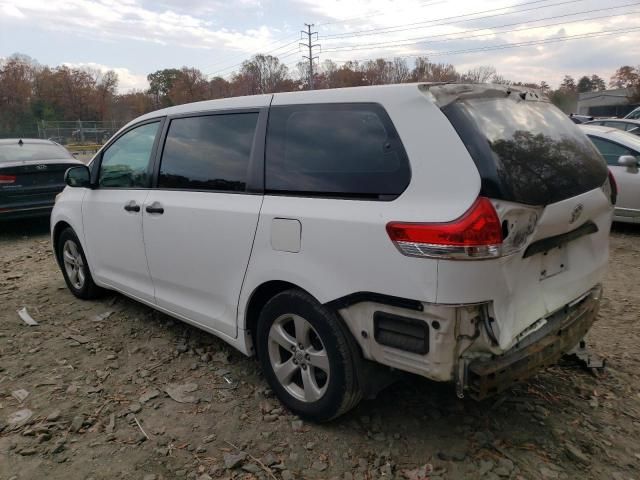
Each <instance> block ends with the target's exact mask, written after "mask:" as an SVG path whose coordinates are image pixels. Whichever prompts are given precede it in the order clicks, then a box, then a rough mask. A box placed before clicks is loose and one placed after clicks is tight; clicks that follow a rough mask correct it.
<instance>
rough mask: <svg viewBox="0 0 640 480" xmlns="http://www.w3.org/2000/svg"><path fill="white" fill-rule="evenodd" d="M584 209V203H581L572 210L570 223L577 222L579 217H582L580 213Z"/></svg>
mask: <svg viewBox="0 0 640 480" xmlns="http://www.w3.org/2000/svg"><path fill="white" fill-rule="evenodd" d="M583 210H584V205H582V204H581V203H579V204H578V205H576V206H575V207H574V208H573V210H572V211H571V218H570V219H569V223H576V220H578V218H580V215H582V211H583Z"/></svg>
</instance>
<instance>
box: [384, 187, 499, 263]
mask: <svg viewBox="0 0 640 480" xmlns="http://www.w3.org/2000/svg"><path fill="white" fill-rule="evenodd" d="M387 233H388V234H389V237H390V238H391V240H392V241H393V243H394V244H395V245H396V247H397V248H398V250H400V252H401V253H403V254H404V255H408V256H413V257H435V258H450V259H482V258H494V257H498V256H500V255H501V245H502V241H503V236H502V235H503V232H502V226H501V224H500V218H499V217H498V214H497V213H496V210H495V208H494V207H493V204H492V203H491V201H490V200H489V199H488V198H485V197H478V199H477V200H476V201H475V203H474V204H473V205H472V206H471V208H470V209H469V210H468V211H467V212H466V213H465V214H464V215H462V216H461V217H460V218H458V219H457V220H454V221H453V222H447V223H402V222H390V223H389V224H387Z"/></svg>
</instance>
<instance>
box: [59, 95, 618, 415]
mask: <svg viewBox="0 0 640 480" xmlns="http://www.w3.org/2000/svg"><path fill="white" fill-rule="evenodd" d="M66 181H67V184H68V188H66V189H65V190H64V192H63V193H62V194H61V195H60V196H59V198H58V199H57V203H56V205H55V208H54V211H53V214H52V217H51V227H52V229H51V231H52V240H53V247H54V250H55V253H56V257H57V260H58V262H59V265H60V267H61V270H62V273H63V275H64V278H65V280H66V283H67V285H68V287H69V289H70V290H71V291H72V292H73V294H74V295H76V296H77V297H80V298H83V299H90V298H93V297H95V296H96V295H98V294H99V292H100V290H101V289H109V290H116V291H119V292H121V293H123V294H125V295H127V296H129V297H131V298H134V299H136V300H139V301H140V302H143V303H145V304H147V305H149V306H151V307H153V308H156V309H158V310H160V311H162V312H165V313H166V314H168V315H171V316H173V317H176V318H179V319H181V320H183V321H185V322H188V323H190V324H193V325H195V326H197V327H199V328H202V329H204V330H206V331H208V332H211V333H212V334H214V335H217V336H218V337H220V338H222V339H223V340H225V341H226V342H228V343H229V344H231V345H233V346H234V347H236V348H237V349H238V350H240V351H242V352H243V353H245V354H247V355H253V354H257V356H258V359H259V361H260V364H261V366H262V368H263V370H264V374H265V377H266V379H267V381H268V382H269V384H270V386H271V387H272V389H273V391H274V392H275V394H276V395H277V396H278V398H279V399H280V400H281V401H282V403H283V404H284V405H286V406H287V407H288V408H289V409H290V410H291V411H293V412H295V413H297V414H299V415H301V416H303V417H305V418H310V419H314V420H317V421H326V420H330V419H332V418H335V417H337V416H338V415H341V414H343V413H345V412H346V411H347V410H349V409H350V408H352V407H353V406H355V405H356V404H357V403H358V401H359V400H360V399H361V398H363V397H368V396H371V395H373V394H374V393H375V392H376V390H378V389H379V388H381V387H382V386H383V385H384V384H386V383H388V381H389V380H390V379H393V375H389V373H390V372H391V373H393V372H394V371H397V370H402V371H407V372H412V373H414V374H417V375H421V376H423V377H427V378H429V379H432V380H436V381H441V382H451V383H452V384H454V385H455V388H456V391H457V393H458V395H461V396H462V395H465V394H466V395H469V396H471V397H473V398H477V399H483V398H485V397H487V396H489V395H492V394H495V393H497V392H500V391H502V390H504V389H505V388H508V387H509V386H510V385H511V384H513V382H515V381H521V380H524V379H526V378H527V377H529V376H530V375H532V374H533V373H535V372H536V370H537V369H539V368H541V367H544V366H546V365H549V364H551V363H553V362H555V361H557V360H558V358H559V357H560V356H561V355H562V354H563V353H565V352H566V351H568V350H570V349H571V348H572V347H574V346H575V345H576V344H578V343H579V342H580V340H581V339H582V338H583V337H584V335H585V334H586V332H587V331H588V330H589V327H590V326H591V324H592V322H593V321H594V319H595V317H596V314H597V310H598V305H599V301H600V295H601V286H600V285H601V282H602V279H603V274H604V272H605V269H606V266H607V259H608V244H609V240H608V236H609V228H610V224H611V216H612V209H613V207H612V204H613V203H614V202H615V191H613V185H612V183H611V182H610V180H609V177H608V171H607V167H606V164H605V162H604V160H603V158H602V157H601V156H600V154H599V153H598V152H597V151H596V149H595V148H594V146H593V145H592V144H591V142H590V141H589V140H588V139H587V137H586V136H585V135H584V134H583V133H582V132H580V131H579V130H578V128H577V127H576V126H575V125H574V124H573V122H571V120H569V119H568V118H567V117H566V115H564V114H563V113H562V112H561V111H560V110H558V109H557V108H555V107H554V106H553V105H552V104H551V103H549V101H548V100H547V99H545V98H543V97H542V96H541V95H539V94H538V93H537V92H534V91H529V90H526V89H519V88H513V87H506V86H496V85H453V84H451V85H447V84H437V85H436V84H433V85H432V84H406V85H391V86H376V87H358V88H346V89H337V90H319V91H311V92H296V93H277V94H273V95H258V96H251V97H241V98H230V99H222V100H214V101H206V102H200V103H193V104H189V105H181V106H176V107H171V108H168V109H164V110H160V111H156V112H152V113H149V114H146V115H144V116H142V117H140V118H138V119H136V120H134V121H132V122H131V123H129V124H128V125H127V126H125V127H124V128H123V129H122V130H120V131H119V132H118V133H117V134H116V135H115V136H114V137H113V138H112V139H111V140H110V141H109V142H108V143H107V144H106V145H105V146H104V147H103V148H102V149H101V150H100V151H99V152H98V154H97V155H96V156H95V157H94V159H93V160H92V161H91V163H90V165H89V166H88V167H85V166H79V167H74V168H71V169H69V170H68V171H67V175H66ZM452 390H453V389H452Z"/></svg>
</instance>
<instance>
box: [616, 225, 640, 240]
mask: <svg viewBox="0 0 640 480" xmlns="http://www.w3.org/2000/svg"><path fill="white" fill-rule="evenodd" d="M611 231H612V232H615V233H622V234H624V235H633V236H635V237H640V223H638V224H635V223H620V222H615V223H614V224H613V225H611Z"/></svg>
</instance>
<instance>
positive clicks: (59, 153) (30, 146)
mask: <svg viewBox="0 0 640 480" xmlns="http://www.w3.org/2000/svg"><path fill="white" fill-rule="evenodd" d="M61 158H65V159H66V158H73V157H72V156H71V154H70V153H69V152H68V151H67V150H66V149H65V148H64V147H61V146H60V145H54V144H47V143H26V142H25V143H23V144H22V145H19V144H18V142H16V143H12V144H9V145H6V144H5V145H0V162H25V161H29V160H34V161H42V160H57V159H61Z"/></svg>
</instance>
